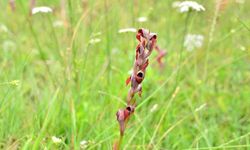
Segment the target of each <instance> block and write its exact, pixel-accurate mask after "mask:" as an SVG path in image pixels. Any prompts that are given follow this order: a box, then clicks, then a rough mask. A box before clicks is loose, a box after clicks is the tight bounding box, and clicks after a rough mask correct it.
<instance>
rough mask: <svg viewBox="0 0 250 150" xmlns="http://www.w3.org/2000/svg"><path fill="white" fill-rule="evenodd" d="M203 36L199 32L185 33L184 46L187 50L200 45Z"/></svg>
mask: <svg viewBox="0 0 250 150" xmlns="http://www.w3.org/2000/svg"><path fill="white" fill-rule="evenodd" d="M203 40H204V37H203V35H200V34H187V35H186V36H185V41H184V47H185V48H186V49H187V50H188V51H192V50H194V49H195V48H200V47H202V44H203Z"/></svg>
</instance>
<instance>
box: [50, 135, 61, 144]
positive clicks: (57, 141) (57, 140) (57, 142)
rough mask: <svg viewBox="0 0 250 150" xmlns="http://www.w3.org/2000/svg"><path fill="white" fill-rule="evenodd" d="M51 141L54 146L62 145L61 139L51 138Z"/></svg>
mask: <svg viewBox="0 0 250 150" xmlns="http://www.w3.org/2000/svg"><path fill="white" fill-rule="evenodd" d="M51 139H52V142H53V143H55V144H60V143H62V139H60V138H58V137H56V136H52V137H51Z"/></svg>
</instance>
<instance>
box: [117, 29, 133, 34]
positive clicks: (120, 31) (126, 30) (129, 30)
mask: <svg viewBox="0 0 250 150" xmlns="http://www.w3.org/2000/svg"><path fill="white" fill-rule="evenodd" d="M136 31H137V30H136V29H135V28H124V29H120V30H119V31H118V33H127V32H136Z"/></svg>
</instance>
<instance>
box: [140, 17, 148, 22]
mask: <svg viewBox="0 0 250 150" xmlns="http://www.w3.org/2000/svg"><path fill="white" fill-rule="evenodd" d="M137 21H138V22H146V21H148V18H147V17H139V18H137Z"/></svg>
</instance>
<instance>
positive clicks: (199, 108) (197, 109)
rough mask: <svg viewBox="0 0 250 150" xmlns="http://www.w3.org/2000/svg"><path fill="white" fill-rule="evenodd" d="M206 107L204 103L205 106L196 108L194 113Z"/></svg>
mask: <svg viewBox="0 0 250 150" xmlns="http://www.w3.org/2000/svg"><path fill="white" fill-rule="evenodd" d="M206 106H207V104H206V103H205V104H202V105H201V106H199V107H198V108H196V109H195V110H194V111H195V112H198V111H200V110H202V109H203V108H205V107H206Z"/></svg>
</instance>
